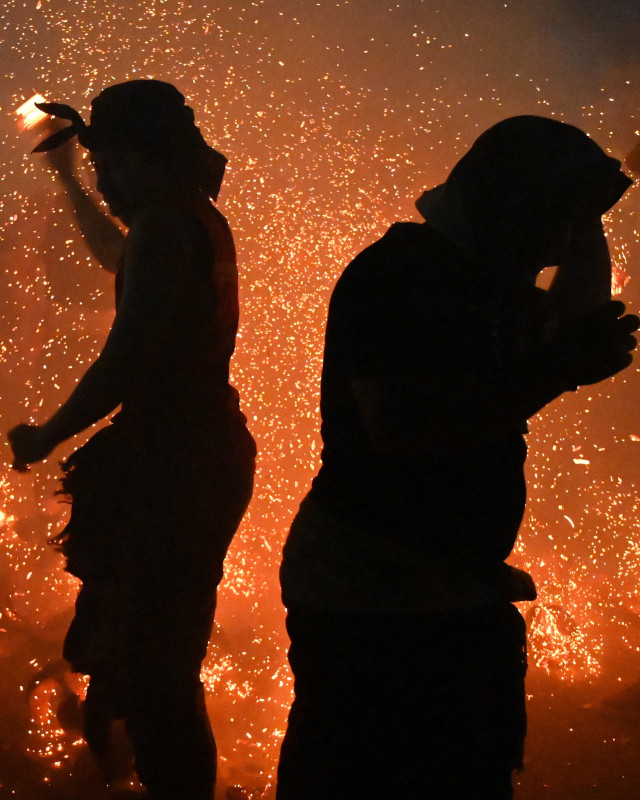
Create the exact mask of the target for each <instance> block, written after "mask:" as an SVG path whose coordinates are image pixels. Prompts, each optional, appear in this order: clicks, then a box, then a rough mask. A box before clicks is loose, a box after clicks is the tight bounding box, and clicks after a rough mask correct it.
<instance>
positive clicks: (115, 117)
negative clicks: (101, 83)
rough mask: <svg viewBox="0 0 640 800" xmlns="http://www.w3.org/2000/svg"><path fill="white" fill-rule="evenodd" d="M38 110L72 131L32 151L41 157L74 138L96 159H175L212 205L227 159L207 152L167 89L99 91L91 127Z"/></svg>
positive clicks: (145, 85) (137, 86) (70, 115)
mask: <svg viewBox="0 0 640 800" xmlns="http://www.w3.org/2000/svg"><path fill="white" fill-rule="evenodd" d="M36 105H37V107H38V108H39V109H41V110H42V111H44V112H45V113H47V114H51V116H54V117H60V118H62V119H66V120H69V121H70V122H71V125H69V126H68V127H66V128H63V129H62V130H60V131H57V132H56V133H54V134H52V135H51V136H49V137H48V138H46V139H44V141H42V142H40V143H39V144H38V145H37V147H35V148H34V150H33V152H34V153H41V152H44V151H47V150H51V149H53V148H54V147H59V146H60V145H61V144H63V143H64V142H66V141H68V140H69V139H71V138H72V137H73V136H77V137H78V141H79V142H80V144H81V145H82V146H83V147H86V148H87V149H88V150H89V151H91V152H93V153H95V152H99V151H100V150H102V149H104V148H107V147H116V148H117V147H126V146H128V147H133V148H138V149H141V150H145V151H147V152H149V153H150V154H152V155H158V156H166V155H169V156H171V155H176V156H177V155H180V154H181V153H183V154H184V158H183V159H182V161H183V162H184V163H185V165H187V166H188V167H189V168H190V169H191V171H192V172H194V177H195V179H196V180H197V182H198V185H199V188H200V189H202V190H203V191H205V192H206V193H207V194H208V195H209V196H210V197H212V198H213V199H214V200H215V199H217V197H218V193H219V191H220V186H221V184H222V179H223V176H224V169H225V165H226V163H227V159H226V158H225V156H223V155H222V153H219V152H218V151H217V150H214V149H213V148H212V147H210V146H209V145H208V144H207V143H206V142H205V140H204V139H203V137H202V134H201V133H200V131H199V129H198V128H197V127H196V125H195V123H194V115H193V111H192V109H191V108H189V106H187V105H185V98H184V96H183V95H182V94H181V93H180V92H179V91H178V90H177V89H176V88H175V86H172V85H171V84H170V83H165V82H164V81H157V80H134V81H127V82H126V83H118V84H115V85H114V86H110V87H108V88H107V89H104V90H103V91H102V92H101V93H100V94H99V95H98V96H97V97H96V98H94V100H93V101H92V103H91V119H90V124H89V125H86V124H85V122H84V120H83V119H82V117H81V116H80V114H79V113H78V112H77V111H76V110H75V109H73V108H71V106H68V105H64V104H62V103H37V104H36Z"/></svg>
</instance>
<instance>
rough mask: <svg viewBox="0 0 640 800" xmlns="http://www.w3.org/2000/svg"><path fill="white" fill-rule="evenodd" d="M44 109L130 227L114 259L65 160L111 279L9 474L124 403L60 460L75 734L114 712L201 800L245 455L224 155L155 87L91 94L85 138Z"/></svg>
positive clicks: (247, 476) (151, 784)
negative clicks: (102, 304)
mask: <svg viewBox="0 0 640 800" xmlns="http://www.w3.org/2000/svg"><path fill="white" fill-rule="evenodd" d="M43 109H44V110H45V111H47V112H49V113H51V114H54V115H56V116H58V117H63V118H65V119H68V120H71V122H72V124H71V126H70V127H67V128H65V129H64V130H63V131H61V132H58V133H56V134H54V136H53V137H50V138H49V139H47V140H46V141H45V142H43V143H42V145H41V146H40V149H42V150H46V149H47V148H51V147H55V146H57V145H59V144H61V143H62V142H63V141H64V140H66V139H69V138H70V137H71V136H72V135H74V134H77V135H78V138H79V140H80V142H81V144H83V145H84V146H85V147H87V148H88V149H89V151H90V155H91V159H92V162H93V165H94V167H95V170H96V173H97V178H98V189H99V191H100V192H101V193H102V195H103V197H104V199H105V200H106V202H107V203H108V205H109V208H110V211H111V213H112V214H113V215H114V216H116V217H119V219H120V220H121V221H122V222H123V223H124V224H125V225H126V226H127V227H128V228H129V232H128V235H127V237H126V241H125V242H124V255H123V257H122V259H121V260H120V261H119V256H118V249H119V244H120V243H122V240H123V236H122V235H121V234H120V232H119V230H118V229H117V227H116V226H115V225H114V224H113V223H112V222H109V221H108V219H107V218H106V217H104V215H103V216H100V212H99V210H98V208H97V206H95V204H93V203H92V201H91V199H90V198H89V197H88V196H86V195H85V194H84V192H83V190H82V188H81V186H80V184H79V183H78V181H77V180H76V179H75V178H74V176H73V174H72V172H71V170H70V169H68V165H67V166H65V160H64V158H63V159H61V160H60V161H59V162H58V163H57V164H56V166H57V168H58V170H59V172H60V175H61V177H62V179H63V181H64V183H65V185H66V186H67V190H68V196H69V199H70V200H71V202H72V204H73V206H74V208H75V210H76V213H77V214H78V218H79V220H80V223H81V227H82V228H83V231H84V232H85V234H86V235H87V238H88V242H89V245H90V246H91V247H92V249H93V251H94V253H96V254H97V255H98V256H99V258H100V259H101V261H102V263H103V265H104V266H106V267H107V268H108V269H111V270H113V271H117V275H116V294H117V311H116V316H115V320H114V323H113V326H112V328H111V332H110V333H109V336H108V339H107V341H106V344H105V345H104V348H103V350H102V352H101V353H100V355H99V357H98V358H97V360H96V361H95V363H94V364H93V365H92V366H91V367H90V368H89V369H88V370H87V372H86V374H85V375H84V377H83V378H82V379H81V380H80V382H79V383H78V385H77V387H76V389H75V390H74V391H73V393H72V394H71V396H70V398H69V399H68V400H67V402H66V403H65V404H64V405H63V406H62V407H61V408H60V410H59V411H57V412H56V413H55V414H54V415H53V416H52V417H51V418H50V419H49V420H48V421H47V422H45V423H44V424H42V425H39V426H27V425H20V426H18V427H17V428H14V429H13V430H12V431H11V433H10V434H9V438H10V441H11V444H12V447H13V450H14V454H15V460H16V464H15V466H16V467H17V468H25V466H26V465H27V464H30V463H33V462H35V461H38V460H40V459H42V458H45V457H46V456H47V455H48V454H49V453H50V452H51V451H52V450H53V449H54V448H55V447H56V445H58V444H59V443H60V442H62V441H64V440H66V439H68V438H69V437H70V436H73V435H74V434H76V433H78V432H79V431H82V430H84V429H85V428H87V427H88V426H90V425H92V424H93V423H94V422H96V421H98V420H100V419H101V418H102V417H104V416H105V415H107V414H109V413H110V412H112V411H113V410H114V409H116V407H118V406H119V405H121V410H120V412H119V413H118V414H117V416H115V417H114V418H113V419H112V420H111V424H109V425H108V426H107V427H105V428H103V429H102V430H100V431H99V432H98V433H97V434H96V435H94V436H93V437H92V438H91V439H90V440H89V442H88V443H87V444H86V445H85V446H84V447H81V448H80V449H79V450H77V451H76V452H75V453H74V454H73V455H72V456H71V457H70V458H69V459H68V460H67V462H66V463H65V465H64V471H65V477H64V481H63V486H64V491H65V492H66V493H67V494H68V495H70V497H71V500H72V512H71V517H70V521H69V524H68V525H67V527H66V528H65V530H64V531H63V533H62V535H61V537H59V541H60V542H61V544H62V548H63V551H64V553H65V554H66V556H67V568H68V570H69V571H70V572H71V573H73V574H74V575H76V576H78V577H79V578H80V579H81V580H82V583H83V585H82V589H81V591H80V594H79V596H78V600H77V604H76V616H75V618H74V620H73V622H72V624H71V627H70V629H69V633H68V635H67V638H66V641H65V647H64V655H65V657H66V658H67V659H68V660H69V661H70V663H71V665H72V668H73V669H74V670H76V671H79V672H84V673H88V674H89V675H90V676H91V680H90V686H89V691H88V695H87V701H86V706H85V713H86V718H85V724H86V737H87V740H88V742H89V744H90V745H91V746H92V748H93V749H94V751H95V752H96V753H97V754H98V755H101V754H102V753H104V752H105V750H106V749H107V747H108V734H109V727H110V723H111V720H112V719H113V718H123V719H124V721H125V724H126V727H127V730H128V733H129V735H130V738H131V741H132V744H133V748H134V752H135V757H136V767H137V770H138V774H139V777H140V779H141V781H142V783H143V784H145V786H146V787H147V789H148V791H149V797H151V798H154V800H155V799H158V800H176V798H185V800H210V799H211V798H212V796H213V791H214V782H215V744H214V740H213V736H212V733H211V728H210V725H209V720H208V717H207V712H206V708H205V702H204V691H203V686H202V684H201V682H200V667H201V663H202V660H203V659H204V657H205V654H206V649H207V642H208V639H209V635H210V632H211V628H212V624H213V617H214V610H215V602H216V587H217V585H218V583H219V581H220V579H221V578H222V564H223V559H224V556H225V553H226V551H227V548H228V546H229V543H230V542H231V539H232V537H233V535H234V533H235V531H236V529H237V527H238V524H239V523H240V520H241V517H242V515H243V513H244V511H245V510H246V507H247V505H248V503H249V499H250V497H251V491H252V486H253V473H254V462H255V445H254V443H253V440H252V438H251V436H250V434H249V433H248V431H247V429H246V419H245V417H244V415H243V414H242V413H241V412H240V410H239V406H238V394H237V392H236V391H235V389H233V388H232V387H231V386H230V385H229V359H230V358H231V355H232V353H233V350H234V346H235V336H236V331H237V325H238V288H237V270H236V262H235V249H234V244H233V238H232V235H231V232H230V230H229V227H228V225H227V222H226V220H225V219H224V217H223V216H222V215H221V214H220V213H219V212H218V211H217V210H216V209H215V208H214V207H213V206H212V204H211V202H210V200H209V198H213V199H216V198H217V195H218V190H219V188H220V184H221V182H222V176H223V172H224V164H225V161H226V159H225V158H224V157H223V156H222V155H221V154H219V153H217V152H216V151H215V150H213V149H212V148H210V147H209V146H208V145H207V144H206V143H205V141H204V139H203V138H202V136H201V134H200V132H199V130H198V129H197V128H196V126H195V125H194V117H193V112H192V110H191V109H190V108H189V107H188V106H186V105H185V102H184V97H183V96H182V95H181V94H180V93H179V92H178V91H177V89H175V88H174V87H173V86H171V85H170V84H167V83H162V82H160V81H154V80H141V81H131V82H128V83H123V84H117V85H115V86H112V87H110V88H108V89H105V90H104V91H103V92H102V93H101V94H100V95H99V96H98V97H97V98H96V99H95V100H94V101H93V103H92V110H91V124H90V125H89V126H88V127H87V126H85V125H84V123H83V122H82V119H81V118H80V116H79V115H78V114H77V112H75V111H73V109H70V108H69V107H68V106H62V105H58V104H47V105H44V106H43Z"/></svg>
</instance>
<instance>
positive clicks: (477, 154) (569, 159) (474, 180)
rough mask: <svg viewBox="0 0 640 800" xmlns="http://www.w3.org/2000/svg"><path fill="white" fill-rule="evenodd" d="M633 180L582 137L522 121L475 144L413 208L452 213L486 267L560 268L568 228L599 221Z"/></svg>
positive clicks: (531, 119) (568, 128)
mask: <svg viewBox="0 0 640 800" xmlns="http://www.w3.org/2000/svg"><path fill="white" fill-rule="evenodd" d="M630 185H631V180H630V179H629V178H628V177H627V176H626V175H625V174H624V173H622V172H621V171H620V162H619V161H617V160H616V159H614V158H611V157H609V156H608V155H607V154H606V153H605V152H604V151H603V150H602V149H601V148H600V147H599V146H598V145H597V144H596V143H595V142H594V141H593V140H592V139H590V138H589V137H588V136H587V135H586V134H585V133H583V131H581V130H580V129H579V128H576V127H574V126H573V125H567V124H565V123H563V122H559V121H558V120H554V119H548V118H545V117H538V116H519V117H511V118H509V119H506V120H503V121H502V122H499V123H498V124H497V125H494V126H493V127H491V128H489V129H488V130H487V131H485V132H484V133H483V134H482V135H481V136H479V137H478V139H477V140H476V141H475V143H474V144H473V146H472V147H471V148H470V149H469V151H468V152H467V153H466V154H465V155H464V156H463V157H462V158H461V159H460V161H459V162H458V163H457V164H456V166H455V167H454V168H453V170H452V171H451V174H450V175H449V178H448V179H447V181H446V183H445V184H443V186H441V187H438V189H437V190H435V192H434V195H432V196H430V193H429V192H426V193H425V194H424V195H423V197H422V198H420V200H418V203H417V205H418V209H419V210H420V211H421V212H422V213H423V214H424V216H425V217H426V218H427V220H428V219H429V208H430V206H431V207H432V208H433V207H434V204H437V205H439V206H440V207H445V208H446V207H447V206H448V207H449V208H453V207H454V206H455V208H456V209H457V211H456V213H458V214H459V215H461V216H462V217H463V218H464V219H465V221H466V224H467V225H468V227H469V239H470V241H471V243H472V245H473V248H474V249H475V250H476V252H477V253H478V254H479V255H481V256H483V257H484V258H485V259H492V258H497V259H498V260H502V261H504V260H505V259H506V260H508V261H518V262H519V263H523V265H524V266H526V264H524V262H526V261H530V264H529V265H528V266H529V268H530V267H531V266H532V265H535V266H536V267H537V268H542V267H543V266H549V265H551V264H554V263H557V258H558V257H559V255H561V253H560V251H561V249H562V243H563V242H564V241H566V239H567V238H568V236H569V235H570V228H571V226H572V225H573V224H574V223H575V222H576V221H578V220H580V219H582V218H585V217H594V216H601V215H602V214H604V213H605V212H606V211H607V210H608V209H610V208H611V206H613V205H614V204H615V203H616V202H617V201H618V200H619V199H620V197H621V195H622V194H623V192H624V191H625V189H627V188H628V186H630Z"/></svg>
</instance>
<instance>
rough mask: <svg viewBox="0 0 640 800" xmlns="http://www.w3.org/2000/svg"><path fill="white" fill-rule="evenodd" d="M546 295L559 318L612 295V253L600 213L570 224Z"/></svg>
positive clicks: (594, 306)
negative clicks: (561, 258) (560, 259)
mask: <svg viewBox="0 0 640 800" xmlns="http://www.w3.org/2000/svg"><path fill="white" fill-rule="evenodd" d="M549 298H550V300H551V301H552V307H553V309H554V313H555V315H556V317H557V318H558V320H560V321H562V320H566V319H572V318H574V317H577V316H579V315H580V314H583V313H585V312H587V311H592V310H593V309H595V308H598V307H599V306H601V305H603V304H604V303H606V302H607V301H608V300H610V299H611V257H610V255H609V247H608V245H607V239H606V236H605V233H604V228H603V225H602V219H601V218H600V217H599V216H593V217H587V218H584V219H582V220H580V221H579V222H577V223H574V225H573V226H572V228H571V241H570V243H569V247H568V249H567V252H566V254H565V257H564V258H563V261H562V263H561V264H560V265H559V266H558V270H557V272H556V275H555V278H554V280H553V283H552V284H551V286H550V288H549Z"/></svg>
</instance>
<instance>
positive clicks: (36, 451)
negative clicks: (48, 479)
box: [7, 424, 55, 472]
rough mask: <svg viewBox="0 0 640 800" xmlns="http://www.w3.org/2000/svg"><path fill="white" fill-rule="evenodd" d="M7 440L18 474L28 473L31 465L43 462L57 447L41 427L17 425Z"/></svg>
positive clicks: (14, 467)
mask: <svg viewBox="0 0 640 800" xmlns="http://www.w3.org/2000/svg"><path fill="white" fill-rule="evenodd" d="M7 438H8V440H9V444H10V445H11V449H12V450H13V464H12V468H13V469H14V470H16V471H17V472H27V471H28V469H29V464H33V463H34V462H36V461H42V459H43V458H46V457H47V456H48V455H49V453H50V452H51V451H52V450H53V448H54V446H55V445H54V444H53V443H52V442H51V440H50V439H49V437H48V436H46V435H45V431H44V428H43V427H42V426H40V425H25V424H23V425H17V426H16V427H15V428H12V429H11V430H10V431H9V433H8V435H7Z"/></svg>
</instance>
